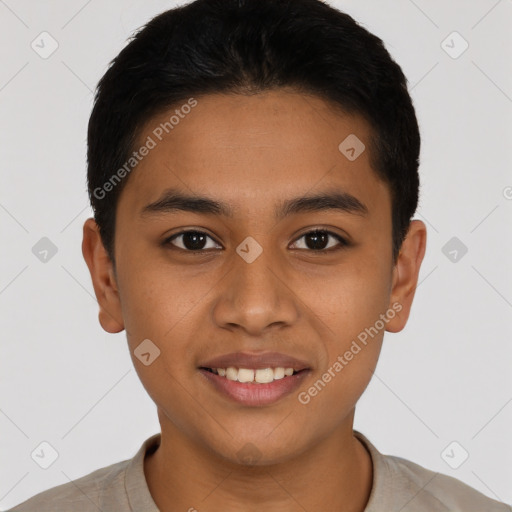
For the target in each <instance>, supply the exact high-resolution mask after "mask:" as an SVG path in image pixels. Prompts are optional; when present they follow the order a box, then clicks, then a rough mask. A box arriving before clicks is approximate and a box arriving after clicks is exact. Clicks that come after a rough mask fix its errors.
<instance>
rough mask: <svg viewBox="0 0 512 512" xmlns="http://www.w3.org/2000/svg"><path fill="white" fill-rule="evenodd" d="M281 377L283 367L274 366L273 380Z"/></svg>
mask: <svg viewBox="0 0 512 512" xmlns="http://www.w3.org/2000/svg"><path fill="white" fill-rule="evenodd" d="M283 377H284V368H283V367H279V368H274V380H279V379H282V378H283Z"/></svg>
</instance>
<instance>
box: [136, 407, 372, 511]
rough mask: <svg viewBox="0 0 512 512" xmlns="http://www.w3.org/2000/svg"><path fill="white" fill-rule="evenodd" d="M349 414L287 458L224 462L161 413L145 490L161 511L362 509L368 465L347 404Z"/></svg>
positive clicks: (369, 478) (147, 465)
mask: <svg viewBox="0 0 512 512" xmlns="http://www.w3.org/2000/svg"><path fill="white" fill-rule="evenodd" d="M349 420H350V421H348V422H347V425H343V426H340V428H339V429H338V430H335V431H333V432H331V433H330V434H329V435H328V436H326V437H324V438H323V439H322V441H320V442H319V443H317V444H316V445H314V446H312V447H309V448H308V449H307V450H305V451H303V452H302V453H300V454H296V455H294V456H293V457H292V458H290V459H288V460H287V461H285V462H282V463H277V464H275V463H274V464H269V465H257V466H248V465H240V464H235V463H232V462H230V461H227V460H226V459H223V458H222V456H221V455H220V454H217V453H215V452H212V451H211V450H209V449H207V448H206V447H204V446H201V445H198V444H197V443H196V442H194V441H193V440H192V439H190V438H189V437H187V436H186V435H184V434H183V433H182V432H181V431H180V430H178V429H177V428H176V427H175V426H174V425H173V424H172V423H170V422H168V421H162V420H161V426H162V437H161V443H160V446H159V447H158V449H157V450H156V451H155V452H154V453H153V454H151V455H148V456H147V457H146V459H145V460H144V473H145V476H146V480H147V483H148V487H149V490H150V493H151V495H152V496H153V500H154V501H155V503H156V505H157V506H158V508H159V510H160V512H177V511H180V512H182V511H185V510H187V511H190V512H194V510H196V511H197V512H201V511H202V510H208V511H209V512H220V511H222V512H231V511H237V512H246V511H247V512H248V511H253V510H259V507H262V506H265V507H269V510H272V511H276V512H292V511H293V512H296V511H297V510H332V511H335V510H339V511H340V512H341V511H343V512H363V511H364V509H365V506H366V503H367V502H368V498H369V496H370V491H371V487H372V479H373V468H372V462H371V457H370V454H369V453H368V452H367V450H366V448H365V447H364V446H363V444H362V443H361V442H360V441H359V440H358V439H356V438H355V437H354V435H353V431H352V420H353V411H352V416H351V418H349Z"/></svg>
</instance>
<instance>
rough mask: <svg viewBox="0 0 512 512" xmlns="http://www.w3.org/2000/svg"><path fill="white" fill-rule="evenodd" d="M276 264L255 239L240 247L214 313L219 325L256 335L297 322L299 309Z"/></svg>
mask: <svg viewBox="0 0 512 512" xmlns="http://www.w3.org/2000/svg"><path fill="white" fill-rule="evenodd" d="M248 238H250V237H248ZM256 244H257V245H256ZM276 262H277V259H276V258H275V255H274V254H273V253H272V251H271V250H269V249H264V248H263V247H262V246H260V245H259V244H258V243H257V242H256V241H255V240H254V239H252V240H251V239H249V240H248V239H246V240H245V241H243V242H242V243H241V244H240V245H239V246H238V247H237V252H236V254H233V263H232V268H231V271H230V272H229V273H228V276H229V278H228V279H227V281H226V283H225V287H223V293H222V296H221V297H219V299H218V302H217V304H216V307H215V311H214V316H215V320H216V322H217V323H218V324H219V325H224V326H226V325H227V324H229V325H231V326H234V325H238V326H240V327H241V328H244V329H245V330H247V331H248V332H252V333H254V334H257V333H258V332H259V331H261V330H263V329H265V328H266V327H267V326H269V325H271V324H276V323H281V324H283V325H284V324H289V323H291V322H293V321H294V320H295V318H296V316H297V311H296V305H295V302H294V300H293V297H292V296H291V292H290V290H288V288H287V287H286V286H285V285H284V276H283V277H280V276H279V269H280V266H279V264H278V262H277V264H276Z"/></svg>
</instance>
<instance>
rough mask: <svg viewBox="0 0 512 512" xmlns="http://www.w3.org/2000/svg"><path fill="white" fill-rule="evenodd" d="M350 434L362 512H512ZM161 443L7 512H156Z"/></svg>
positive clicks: (147, 444)
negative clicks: (148, 474) (359, 467)
mask: <svg viewBox="0 0 512 512" xmlns="http://www.w3.org/2000/svg"><path fill="white" fill-rule="evenodd" d="M354 434H355V436H356V437H357V438H358V439H360V440H361V441H362V442H363V443H364V445H365V446H366V447H367V449H368V451H369V452H370V455H371V457H372V462H373V486H372V491H371V494H370V499H369V501H368V504H367V506H366V508H365V512H456V511H460V512H505V511H507V512H512V507H510V506H509V505H505V504H504V503H499V502H498V501H495V500H492V499H490V498H487V497H486V496H484V495H483V494H481V493H479V492H478V491H476V490H475V489H473V488H471V487H469V486H468V485H466V484H464V483H462V482H460V481H459V480H456V479H455V478H452V477H450V476H446V475H442V474H440V473H435V472H433V471H430V470H428V469H425V468H423V467H421V466H419V465H418V464H415V463H413V462H410V461H408V460H405V459H402V458H400V457H393V456H390V455H383V454H381V453H380V452H379V451H378V450H377V449H376V448H375V447H374V446H373V445H372V444H371V443H370V441H368V439H367V438H366V437H365V436H363V435H362V434H360V433H359V432H354ZM159 443H160V434H155V435H153V436H151V437H150V438H148V439H146V441H144V443H143V444H142V446H141V447H140V449H139V451H138V452H137V454H136V455H135V456H134V457H133V459H129V460H125V461H122V462H118V463H116V464H112V465H110V466H107V467H105V468H101V469H98V470H96V471H94V472H92V473H89V474H88V475H86V476H84V477H82V478H79V479H77V480H74V481H73V482H68V483H65V484H62V485H59V486H57V487H53V488H51V489H48V490H46V491H43V492H41V493H39V494H37V495H35V496H33V497H32V498H30V499H28V500H27V501H24V502H23V503H21V504H20V505H17V506H16V507H14V508H12V509H11V510H9V511H7V512H98V511H101V512H159V510H158V508H157V506H156V505H155V502H154V501H153V498H152V497H151V494H150V492H149V489H148V486H147V483H146V479H145V476H144V456H145V455H146V453H150V452H153V451H154V450H155V449H156V448H157V447H158V445H159ZM193 505H194V504H192V506H193ZM198 507H199V505H198ZM198 507H196V508H197V509H198V510H200V509H201V507H199V508H198ZM333 512H334V511H333Z"/></svg>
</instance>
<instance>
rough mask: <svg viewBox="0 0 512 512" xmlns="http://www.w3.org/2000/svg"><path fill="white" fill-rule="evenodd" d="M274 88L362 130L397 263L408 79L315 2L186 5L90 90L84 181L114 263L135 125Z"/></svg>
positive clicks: (411, 166) (152, 27) (403, 227)
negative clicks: (385, 200) (219, 97)
mask: <svg viewBox="0 0 512 512" xmlns="http://www.w3.org/2000/svg"><path fill="white" fill-rule="evenodd" d="M278 88H292V89H293V90H295V91H297V92H301V93H303V94H309V95H314V96H317V97H319V98H321V99H323V100H324V101H327V102H328V103H329V104H330V105H332V106H333V108H336V109H337V110H339V111H340V112H344V113H347V114H357V115H360V116H362V117H363V118H364V119H366V120H367V121H368V122H369V124H370V127H371V130H372V136H371V141H370V144H369V148H368V150H369V157H370V163H371V166H372V168H373V170H374V171H375V172H376V174H377V176H378V177H379V178H380V179H382V180H383V181H384V182H386V183H387V184H388V186H389V189H390V192H391V200H392V226H393V235H392V250H393V260H394V261H396V257H397V255H398V253H399V250H400V247H401V245H402V242H403V240H404V237H405V235H406V234H407V231H408V228H409V225H410V221H411V218H412V216H413V215H414V212H415V211H416V207H417V203H418V193H419V176H418V166H419V152H420V134H419V128H418V123H417V119H416V115H415V111H414V107H413V105H412V100H411V98H410V96H409V93H408V91H407V80H406V78H405V76H404V74H403V72H402V70H401V68H400V66H399V65H398V64H397V63H396V62H395V61H394V60H393V59H392V58H391V56H390V55H389V53H388V51H387V50H386V48H385V47H384V44H383V42H382V40H381V39H380V38H378V37H377V36H375V35H374V34H372V33H370V32H369V31H367V30H366V29H365V28H363V27H362V26H361V25H359V24H358V23H357V22H356V21H355V20H354V19H353V18H352V17H351V16H349V15H348V14H345V13H343V12H340V11H339V10H337V9H335V8H333V7H331V6H329V5H327V4H326V3H324V2H322V1H321V0H195V1H193V2H191V3H189V4H186V5H183V6H180V7H177V8H174V9H170V10H168V11H165V12H163V13H162V14H159V15H158V16H156V17H154V18H153V19H152V20H151V21H149V22H148V23H147V24H146V25H145V26H144V27H142V28H141V29H140V30H139V31H138V32H137V33H136V34H135V35H133V36H132V37H131V40H130V42H129V43H128V44H127V46H126V47H125V48H124V49H123V50H122V51H121V52H120V53H119V55H118V56H117V57H116V58H115V59H114V60H112V61H111V63H110V66H109V68H108V70H107V72H106V73H105V74H104V76H103V77H102V78H101V80H100V81H99V83H98V88H97V91H96V95H95V101H94V107H93V110H92V113H91V117H90V119H89V126H88V150H87V160H88V170H87V180H88V191H89V198H90V201H91V205H92V207H93V210H94V218H95V220H96V222H97V224H98V226H99V231H100V235H101V239H102V242H103V245H104V247H105V249H106V251H107V253H108V254H109V256H110V258H111V260H112V262H113V263H114V264H115V260H114V257H115V255H114V231H115V229H114V228H115V220H116V206H117V203H118V199H119V195H120V193H121V191H122V189H123V186H124V185H125V184H126V182H127V179H128V176H127V172H126V169H127V167H126V163H127V162H128V161H129V160H130V156H131V154H132V152H133V151H134V144H135V142H136V141H137V138H138V136H139V135H140V131H141V129H142V127H143V126H144V125H145V124H146V123H147V122H148V121H149V120H150V119H151V118H152V117H153V116H155V115H157V114H160V113H163V112H165V111H166V110H168V109H169V108H172V107H173V106H176V105H178V104H179V103H180V102H185V103H186V102H187V101H190V98H191V97H194V98H198V97H200V96H204V95H207V94H217V93H221V94H222V93H225V94H245V95H251V94H257V93H260V92H264V91H267V90H272V89H278ZM340 142H341V141H340ZM132 164H133V162H132ZM134 165H136V163H135V164H134ZM123 166H124V167H123ZM121 168H124V169H125V172H117V171H118V170H119V171H120V170H121ZM129 170H130V169H129V168H128V171H129ZM116 172H117V175H116ZM121 177H123V179H121ZM113 178H116V181H113ZM106 185H107V186H106Z"/></svg>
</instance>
